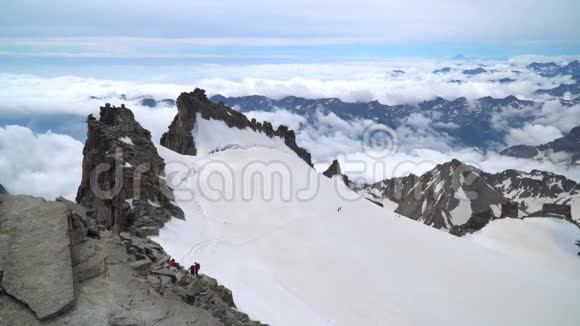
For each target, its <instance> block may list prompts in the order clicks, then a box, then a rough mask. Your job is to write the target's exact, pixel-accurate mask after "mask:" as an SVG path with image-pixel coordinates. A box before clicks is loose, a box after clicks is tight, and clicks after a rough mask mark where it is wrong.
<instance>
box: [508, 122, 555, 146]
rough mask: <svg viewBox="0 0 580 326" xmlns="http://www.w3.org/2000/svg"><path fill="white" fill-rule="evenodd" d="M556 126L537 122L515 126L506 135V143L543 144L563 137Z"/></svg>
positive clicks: (511, 144) (510, 144)
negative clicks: (537, 123)
mask: <svg viewBox="0 0 580 326" xmlns="http://www.w3.org/2000/svg"><path fill="white" fill-rule="evenodd" d="M562 136H563V135H562V133H561V132H560V130H558V129H557V128H556V127H553V126H544V125H536V124H526V125H525V126H524V127H523V128H514V129H511V130H510V131H509V133H508V134H507V135H506V138H505V143H506V144H507V145H509V146H513V145H531V146H536V145H541V144H545V143H547V142H549V141H552V140H554V139H556V138H560V137H562Z"/></svg>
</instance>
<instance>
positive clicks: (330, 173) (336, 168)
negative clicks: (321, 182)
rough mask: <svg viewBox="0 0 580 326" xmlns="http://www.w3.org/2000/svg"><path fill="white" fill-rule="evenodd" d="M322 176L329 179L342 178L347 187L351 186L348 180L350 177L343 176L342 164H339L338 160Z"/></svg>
mask: <svg viewBox="0 0 580 326" xmlns="http://www.w3.org/2000/svg"><path fill="white" fill-rule="evenodd" d="M322 174H323V175H324V176H325V177H327V178H329V179H332V178H333V177H335V176H338V177H340V178H342V181H343V182H344V184H345V185H347V186H348V185H350V180H349V179H348V176H346V175H344V174H342V171H341V169H340V163H338V160H334V161H332V164H330V166H329V167H328V169H326V171H324V172H323V173H322Z"/></svg>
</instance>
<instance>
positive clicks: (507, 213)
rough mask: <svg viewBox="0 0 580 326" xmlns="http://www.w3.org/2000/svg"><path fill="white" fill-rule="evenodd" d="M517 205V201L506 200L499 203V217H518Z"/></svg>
mask: <svg viewBox="0 0 580 326" xmlns="http://www.w3.org/2000/svg"><path fill="white" fill-rule="evenodd" d="M518 213H519V207H518V203H517V202H507V203H503V204H501V215H500V218H518Z"/></svg>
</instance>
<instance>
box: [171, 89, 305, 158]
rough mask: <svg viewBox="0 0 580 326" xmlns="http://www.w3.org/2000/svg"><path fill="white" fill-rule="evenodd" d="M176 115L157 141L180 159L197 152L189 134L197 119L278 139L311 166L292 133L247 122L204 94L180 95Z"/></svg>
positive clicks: (282, 127)
mask: <svg viewBox="0 0 580 326" xmlns="http://www.w3.org/2000/svg"><path fill="white" fill-rule="evenodd" d="M177 110H178V112H177V115H176V116H175V118H174V119H173V121H172V122H171V125H170V126H169V131H168V132H166V133H164V134H163V136H162V137H161V145H163V146H165V147H167V148H169V149H171V150H173V151H175V152H177V153H180V154H184V155H196V153H197V149H196V146H195V139H193V135H192V131H193V128H194V126H195V123H196V119H198V118H199V117H201V118H202V119H206V120H210V119H213V120H220V121H223V122H224V123H225V124H226V125H227V126H228V127H230V128H238V129H246V128H249V129H252V130H253V131H255V132H259V133H264V134H265V135H267V136H268V137H270V138H272V137H279V138H281V139H283V140H284V143H285V144H286V146H288V147H289V148H290V149H291V150H292V151H294V152H295V153H296V154H297V155H298V156H299V157H300V158H301V159H302V160H304V161H305V162H306V163H307V164H308V165H310V166H312V160H311V156H310V153H308V151H306V150H305V149H304V148H302V147H299V146H298V145H297V144H296V135H295V133H294V131H293V130H290V129H288V127H286V126H283V125H282V126H279V127H278V128H277V129H274V128H273V127H272V124H271V123H269V122H263V123H261V122H257V121H256V119H252V120H249V119H248V118H247V117H246V116H245V115H243V114H242V113H240V112H238V111H236V110H233V109H231V108H230V107H227V106H226V105H224V103H222V102H220V103H217V104H216V103H213V102H211V101H210V100H209V99H208V98H207V96H206V95H205V91H204V90H202V89H199V88H196V89H195V90H194V91H193V92H191V93H181V95H179V97H178V98H177Z"/></svg>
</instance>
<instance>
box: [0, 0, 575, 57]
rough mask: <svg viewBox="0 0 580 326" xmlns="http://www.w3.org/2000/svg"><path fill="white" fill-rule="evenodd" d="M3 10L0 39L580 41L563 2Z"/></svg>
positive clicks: (57, 4)
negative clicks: (80, 36)
mask: <svg viewBox="0 0 580 326" xmlns="http://www.w3.org/2000/svg"><path fill="white" fill-rule="evenodd" d="M30 8H34V9H35V10H30ZM522 8H525V10H522ZM2 9H3V10H2V11H1V12H0V22H2V25H3V26H2V28H1V29H0V31H1V32H0V35H4V36H12V37H15V36H20V37H30V36H37V35H43V36H47V37H62V36H74V37H78V36H79V35H82V36H93V37H94V36H100V35H107V36H111V35H112V36H120V35H121V36H130V37H151V38H160V37H176V38H212V37H222V38H229V37H246V38H274V39H278V38H287V39H293V38H313V39H317V38H346V39H349V38H357V37H358V38H365V37H367V38H369V37H370V38H380V39H382V40H386V41H415V42H421V43H422V44H428V46H430V45H431V44H432V43H433V42H450V41H453V42H455V41H458V40H459V41H463V42H470V43H473V42H483V43H487V42H489V40H494V41H497V42H507V43H517V44H530V43H536V44H537V43H540V44H543V45H546V44H548V45H549V44H553V43H554V42H560V43H563V44H570V42H578V41H579V40H580V34H579V33H580V32H578V29H577V28H576V27H577V15H576V13H577V12H578V11H579V10H580V7H579V5H578V2H577V1H575V0H560V1H558V5H556V6H554V5H552V4H550V3H547V2H546V1H542V0H525V1H523V2H509V1H508V2H506V1H501V0H489V1H485V2H484V1H470V2H465V1H462V0H440V1H437V2H433V1H428V0H409V1H405V2H400V1H373V0H361V1H357V2H353V1H348V0H333V1H330V0H320V1H314V2H313V1H306V0H296V1H286V2H276V3H273V2H271V1H267V0H249V1H244V2H243V3H242V2H240V1H236V0H222V1H197V2H195V4H192V3H191V2H190V1H185V0H167V1H163V2H148V3H147V5H143V3H142V2H140V1H136V0H127V1H123V2H119V1H113V0H101V1H99V2H98V3H96V2H95V3H91V2H82V3H80V2H74V1H68V0H54V1H51V2H50V3H44V2H38V1H34V0H20V1H9V2H8V3H4V6H3V8H2ZM39 13H42V14H39ZM482 13H484V15H482ZM216 17H219V19H216ZM104 18H106V20H107V24H103V19H104ZM539 22H541V23H539ZM345 26H348V28H345ZM384 31H389V32H388V33H385V32H384ZM385 35H386V36H385Z"/></svg>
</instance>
